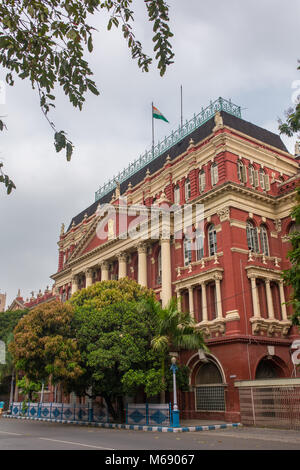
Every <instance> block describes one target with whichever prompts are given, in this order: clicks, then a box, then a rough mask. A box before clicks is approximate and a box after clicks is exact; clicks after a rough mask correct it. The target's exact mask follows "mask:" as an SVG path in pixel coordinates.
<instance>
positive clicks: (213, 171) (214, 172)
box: [211, 163, 218, 186]
mask: <svg viewBox="0 0 300 470" xmlns="http://www.w3.org/2000/svg"><path fill="white" fill-rule="evenodd" d="M211 179H212V185H213V186H214V185H215V184H217V182H218V165H216V164H215V163H214V164H213V166H212V167H211Z"/></svg>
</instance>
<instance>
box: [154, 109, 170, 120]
mask: <svg viewBox="0 0 300 470" xmlns="http://www.w3.org/2000/svg"><path fill="white" fill-rule="evenodd" d="M152 116H153V117H154V119H162V120H163V121H165V122H169V121H168V119H166V118H165V116H164V115H163V114H162V113H161V112H160V111H159V109H157V108H156V107H155V106H153V105H152Z"/></svg>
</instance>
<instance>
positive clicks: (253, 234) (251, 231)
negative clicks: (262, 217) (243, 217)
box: [246, 221, 259, 253]
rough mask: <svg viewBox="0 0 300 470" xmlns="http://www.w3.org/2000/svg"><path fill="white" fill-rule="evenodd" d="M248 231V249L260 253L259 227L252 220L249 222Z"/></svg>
mask: <svg viewBox="0 0 300 470" xmlns="http://www.w3.org/2000/svg"><path fill="white" fill-rule="evenodd" d="M246 233H247V243H248V249H249V250H251V251H253V252H254V253H258V252H259V245H258V236H257V228H256V227H254V224H253V223H252V222H250V221H248V222H247V227H246Z"/></svg>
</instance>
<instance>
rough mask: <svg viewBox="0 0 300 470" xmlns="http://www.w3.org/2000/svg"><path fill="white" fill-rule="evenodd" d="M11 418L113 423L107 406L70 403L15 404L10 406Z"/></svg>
mask: <svg viewBox="0 0 300 470" xmlns="http://www.w3.org/2000/svg"><path fill="white" fill-rule="evenodd" d="M10 413H11V416H14V417H28V418H44V419H55V420H57V421H80V422H82V421H83V422H98V423H109V422H112V417H111V416H110V414H109V412H108V410H107V407H106V406H100V405H99V406H98V405H93V406H92V405H90V404H88V405H78V404H68V403H30V402H29V403H27V402H14V403H12V404H11V406H10Z"/></svg>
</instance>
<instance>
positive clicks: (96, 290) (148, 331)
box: [70, 279, 163, 418]
mask: <svg viewBox="0 0 300 470" xmlns="http://www.w3.org/2000/svg"><path fill="white" fill-rule="evenodd" d="M151 298H153V293H152V292H151V291H149V290H148V289H146V288H145V287H142V286H140V285H139V284H137V283H136V282H135V281H132V280H129V279H121V280H120V281H102V282H100V283H96V284H94V285H93V286H91V287H88V288H87V289H82V290H81V291H79V292H77V293H75V294H74V295H73V296H72V299H71V301H70V302H71V304H72V305H73V307H74V309H75V328H76V335H77V340H78V345H79V349H80V353H81V358H82V361H83V362H84V364H85V365H86V371H87V372H88V374H87V377H86V378H87V379H88V380H87V382H85V383H82V386H83V389H81V390H80V389H79V388H78V387H77V388H76V392H77V393H78V394H84V393H85V391H86V388H87V385H88V386H92V389H93V395H96V396H97V395H99V396H102V397H103V398H104V399H105V400H106V403H107V405H108V407H109V410H110V412H111V413H112V415H113V416H114V417H115V418H116V416H117V412H116V410H115V409H114V407H113V403H114V402H115V401H116V400H119V402H120V403H121V402H122V397H123V396H124V395H125V394H135V393H136V392H137V390H138V389H139V388H141V387H142V388H143V389H144V391H145V393H146V394H147V395H148V396H152V395H155V394H157V393H159V392H160V390H161V388H162V387H163V384H162V381H161V375H160V367H159V357H158V354H156V353H155V352H154V351H153V349H151V340H152V338H153V336H154V335H155V332H156V330H157V326H158V325H157V318H156V316H155V312H153V311H152V310H151V309H148V308H146V307H145V306H146V305H147V300H149V299H151ZM75 385H76V384H75Z"/></svg>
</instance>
